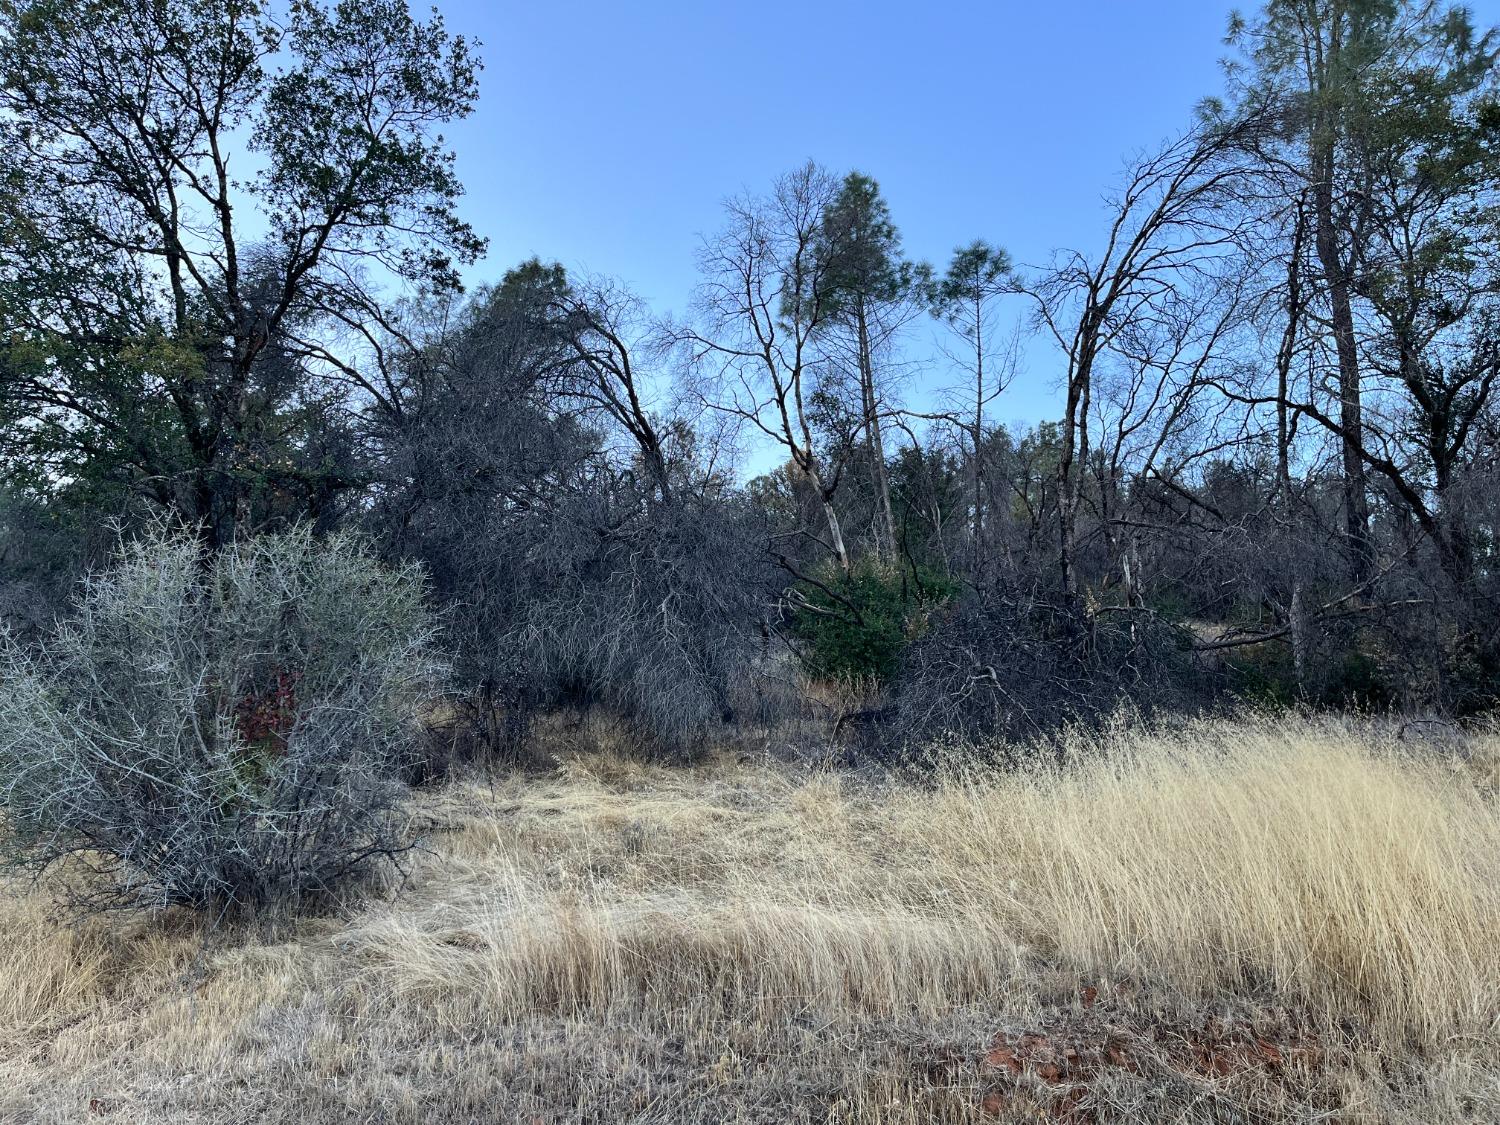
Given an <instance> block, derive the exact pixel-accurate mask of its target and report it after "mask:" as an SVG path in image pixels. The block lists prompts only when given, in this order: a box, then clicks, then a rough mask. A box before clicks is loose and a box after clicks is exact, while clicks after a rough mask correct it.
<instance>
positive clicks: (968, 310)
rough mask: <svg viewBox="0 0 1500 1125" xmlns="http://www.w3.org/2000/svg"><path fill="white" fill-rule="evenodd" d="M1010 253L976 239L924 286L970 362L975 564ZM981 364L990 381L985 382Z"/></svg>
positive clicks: (1000, 376) (998, 388) (999, 386)
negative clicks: (987, 417) (999, 311)
mask: <svg viewBox="0 0 1500 1125" xmlns="http://www.w3.org/2000/svg"><path fill="white" fill-rule="evenodd" d="M1014 290H1015V283H1014V280H1013V278H1012V266H1011V261H1010V255H1009V254H1007V253H1006V252H1005V251H1004V250H1002V249H1000V248H999V247H998V246H991V245H990V244H989V243H987V242H984V241H981V240H978V239H976V240H975V241H973V242H971V243H969V245H967V246H960V247H959V248H958V249H957V250H955V251H954V252H953V258H952V259H951V260H950V261H949V263H948V269H947V272H946V273H944V275H943V276H942V277H941V278H939V279H935V280H934V281H933V283H932V284H931V286H929V304H930V307H931V310H932V314H933V315H934V316H935V317H938V318H939V319H940V320H942V321H944V322H945V323H946V324H947V325H948V326H949V327H950V328H952V329H953V331H954V332H956V333H958V335H959V336H960V337H961V338H962V339H963V340H964V341H965V342H966V343H967V344H968V346H969V349H970V358H969V359H968V361H967V362H966V364H965V366H966V367H967V368H968V373H969V375H970V377H971V379H972V380H973V395H974V397H973V414H972V415H971V416H970V421H969V423H968V425H967V426H965V427H964V429H965V432H966V433H967V435H968V438H969V454H970V457H971V460H972V463H971V465H970V474H971V479H972V481H973V484H972V488H973V499H972V500H971V501H970V512H969V519H970V529H971V541H972V544H973V550H974V560H975V563H976V564H977V563H978V562H979V560H980V551H981V544H982V542H983V538H984V461H983V457H982V455H981V454H982V450H983V445H984V409H985V407H986V406H988V405H989V404H990V403H991V402H993V401H994V400H995V399H996V398H998V397H999V396H1000V394H1001V393H1002V392H1003V391H1004V390H1005V387H1006V383H1007V379H1006V378H1005V375H1004V372H1003V370H1000V371H997V370H996V367H997V365H996V363H995V360H994V354H993V353H994V350H995V349H994V331H995V325H994V321H995V305H996V303H997V302H998V300H999V298H1000V297H1002V296H1003V295H1005V294H1006V293H1011V292H1014ZM986 361H988V362H989V365H990V369H989V372H988V374H989V381H988V382H986V378H985V376H986V370H985V364H986Z"/></svg>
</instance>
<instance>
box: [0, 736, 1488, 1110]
mask: <svg viewBox="0 0 1500 1125" xmlns="http://www.w3.org/2000/svg"><path fill="white" fill-rule="evenodd" d="M596 736H599V737H596ZM554 737H555V738H561V737H562V735H561V734H559V733H557V732H554ZM569 737H571V738H572V739H573V740H574V741H575V742H588V741H594V742H597V741H601V740H602V741H604V742H606V743H607V741H608V739H607V737H605V736H602V735H600V732H597V731H595V732H593V733H592V734H590V735H589V736H588V737H587V738H584V737H582V736H578V735H574V736H569ZM1062 758H1063V759H1064V761H1062V763H1061V764H1055V765H1049V766H1047V767H1045V768H1036V769H1033V770H1028V771H1023V772H1020V773H1004V772H999V771H994V770H983V769H980V768H978V767H975V766H969V767H965V766H963V765H962V764H955V765H952V766H950V767H948V768H947V769H946V770H945V772H944V777H945V780H944V781H943V782H942V783H940V784H936V785H932V786H921V787H919V786H913V785H907V784H904V783H898V782H896V781H893V780H891V779H889V778H871V777H864V776H860V775H856V774H852V773H848V772H826V771H818V770H808V769H806V768H802V767H797V768H792V767H785V766H781V765H778V764H774V763H772V762H769V761H759V760H750V759H749V757H748V756H742V757H741V758H739V759H738V760H730V758H729V757H728V756H725V757H724V758H722V759H719V760H713V761H709V762H706V763H703V764H700V765H698V766H695V767H675V768H674V767H658V766H646V765H641V764H637V763H636V762H634V761H632V760H631V759H630V758H628V757H627V756H625V755H622V754H620V753H618V752H611V751H610V750H609V748H608V747H607V745H606V746H605V747H603V748H602V749H597V748H596V749H583V748H578V747H575V748H573V749H571V750H569V751H567V752H564V753H561V754H560V756H559V761H558V764H557V766H556V768H555V769H554V770H551V771H549V772H548V773H547V774H546V775H545V776H542V777H537V776H531V777H522V776H516V777H508V778H503V779H496V780H494V781H493V782H489V781H485V782H468V783H462V784H453V785H450V786H448V787H446V788H444V789H441V790H437V791H433V792H431V793H429V794H427V795H425V796H424V797H422V798H421V799H420V800H419V802H418V804H417V808H416V815H417V816H419V817H421V818H423V819H424V820H427V821H430V824H431V828H432V831H431V834H430V837H429V844H430V850H429V851H428V852H426V853H424V855H423V856H422V857H421V859H420V860H418V862H417V863H416V865H415V867H414V868H413V869H412V871H411V872H410V879H409V881H408V883H407V885H406V887H405V888H404V890H403V891H401V893H399V894H392V895H389V896H386V897H383V898H381V899H379V900H378V901H374V902H371V901H369V900H366V901H365V902H364V903H363V904H351V905H349V906H347V907H346V908H345V909H344V910H343V911H341V912H338V913H336V914H333V915H325V916H321V917H311V916H309V917H302V918H296V919H289V920H283V921H281V922H279V923H277V924H275V925H270V926H263V927H261V928H259V929H258V930H256V931H255V932H253V933H247V932H245V931H244V930H242V929H236V928H233V927H227V926H225V927H220V928H218V929H217V930H216V931H212V932H205V930H204V929H203V928H202V924H201V923H195V922H192V921H190V920H189V919H188V917H187V916H186V915H182V916H178V915H175V914H166V915H160V916H156V917H153V918H140V917H137V918H133V919H131V920H129V921H128V922H126V923H124V924H122V921H121V919H119V918H114V919H104V920H101V921H97V922H94V923H88V924H84V925H81V926H79V927H72V928H63V927H60V926H59V925H58V924H57V923H56V922H54V921H52V920H50V919H49V916H48V909H47V904H46V903H45V902H44V901H43V900H41V899H38V898H35V897H28V896H27V895H25V894H17V895H14V896H12V897H9V898H7V899H5V900H4V905H3V907H0V911H3V913H0V945H3V948H4V950H5V954H6V955H5V957H4V958H3V961H0V1119H3V1120H4V1121H6V1122H11V1121H16V1122H21V1121H26V1122H31V1121H43V1122H45V1121H73V1120H81V1119H99V1120H105V1121H119V1122H127V1121H151V1122H161V1121H193V1122H198V1121H204V1122H206V1121H214V1122H219V1121H273V1122H274V1121H299V1122H300V1121H330V1122H331V1121H362V1122H363V1121H371V1122H429V1121H438V1122H447V1121H505V1122H509V1121H519V1122H531V1121H542V1122H552V1121H595V1120H597V1121H641V1122H645V1121H660V1122H680V1121H703V1122H719V1121H745V1122H752V1121H754V1122H781V1121H859V1122H919V1121H944V1122H962V1121H1001V1122H1003V1121H1016V1122H1020V1121H1074V1122H1130V1121H1143V1120H1144V1121H1224V1122H1230V1121H1243V1122H1268V1121H1308V1122H1311V1121H1320V1122H1322V1121H1327V1122H1335V1121H1337V1122H1354V1121H1360V1122H1367V1121H1405V1122H1413V1123H1415V1122H1422V1123H1433V1122H1455V1123H1456V1122H1472V1121H1491V1120H1500V1050H1497V1049H1500V1031H1497V1028H1496V1017H1497V1012H1500V943H1497V942H1496V941H1495V935H1496V933H1497V932H1500V810H1497V806H1496V801H1495V796H1494V785H1495V781H1496V770H1495V763H1496V761H1497V760H1500V738H1497V737H1496V736H1494V735H1493V734H1489V735H1485V734H1479V735H1474V736H1472V737H1469V738H1467V739H1465V740H1463V741H1461V742H1455V743H1454V744H1451V745H1438V744H1436V743H1434V742H1432V741H1431V740H1427V741H1422V742H1419V743H1414V742H1412V741H1410V740H1408V741H1404V742H1403V741H1400V740H1398V739H1397V738H1396V737H1395V734H1394V732H1388V733H1382V732H1379V731H1375V730H1372V729H1369V728H1363V727H1356V726H1352V725H1341V724H1334V723H1331V722H1330V723H1320V724H1318V725H1316V726H1312V725H1304V724H1296V723H1292V722H1289V721H1269V720H1268V721H1266V722H1264V723H1261V724H1259V725H1255V724H1250V725H1240V726H1233V727H1230V726H1211V725H1206V724H1203V725H1196V726H1189V727H1187V728H1186V729H1182V730H1178V731H1176V732H1175V733H1170V734H1154V735H1153V734H1141V733H1135V732H1132V731H1131V730H1129V729H1125V728H1121V729H1116V730H1113V731H1111V732H1109V733H1108V734H1107V735H1106V736H1105V737H1103V738H1102V739H1101V740H1099V741H1098V742H1097V743H1095V744H1089V743H1087V742H1085V741H1084V740H1083V739H1081V738H1080V739H1077V740H1075V741H1074V742H1073V743H1071V744H1069V745H1068V746H1067V747H1066V749H1065V751H1064V753H1063V754H1062ZM955 761H956V762H960V763H961V761H962V758H961V756H955Z"/></svg>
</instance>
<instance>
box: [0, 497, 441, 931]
mask: <svg viewBox="0 0 1500 1125" xmlns="http://www.w3.org/2000/svg"><path fill="white" fill-rule="evenodd" d="M422 593H423V591H422V583H421V580H420V577H419V573H418V572H417V571H416V570H414V569H403V570H399V571H389V570H384V569H382V568H381V567H380V566H379V565H378V564H376V563H375V562H374V561H373V560H372V559H371V558H370V557H369V556H368V555H367V554H366V553H365V552H364V551H363V549H362V548H361V546H360V544H359V543H358V542H357V541H355V540H354V539H351V538H349V537H347V536H335V537H333V538H330V539H324V540H315V539H314V538H313V537H312V534H311V532H310V531H309V530H307V529H305V528H302V529H296V530H293V531H291V532H288V533H286V534H282V535H275V536H267V537H265V538H261V539H256V540H254V541H252V542H250V543H247V544H242V545H239V546H236V547H233V548H231V549H227V550H225V551H223V552H221V553H218V554H214V555H207V554H205V553H204V552H203V550H202V548H201V546H200V544H199V542H198V540H197V539H195V538H194V537H193V536H192V535H190V534H187V533H185V532H181V531H172V530H169V529H167V528H164V527H161V526H157V527H154V528H152V529H149V530H148V531H147V532H146V533H145V534H144V535H143V536H142V537H140V538H139V539H137V540H136V541H134V542H132V543H129V544H127V545H124V546H123V547H122V548H121V550H120V552H119V555H118V557H117V558H116V560H115V562H114V563H113V565H112V566H111V567H110V568H109V569H107V570H105V571H103V572H101V573H99V574H96V575H94V576H92V577H90V578H89V579H87V580H86V582H85V584H84V586H83V589H82V591H81V593H80V595H79V597H78V598H77V600H76V604H75V607H74V612H73V613H72V616H71V617H70V619H69V620H67V621H66V622H64V623H62V624H60V625H59V626H58V628H57V631H56V632H55V634H54V635H53V636H52V637H51V639H50V640H48V641H46V642H44V643H43V644H41V645H40V646H38V648H37V649H36V650H35V651H34V652H31V653H28V652H27V651H26V650H24V649H22V648H21V647H20V646H19V645H18V644H16V643H15V642H14V641H12V640H10V639H9V638H7V639H6V640H5V641H4V643H3V647H0V676H3V679H4V683H5V690H4V692H3V694H0V802H3V808H4V826H3V827H4V838H3V839H4V844H5V851H6V853H7V856H8V858H9V859H10V860H11V861H12V862H15V863H17V864H19V865H21V866H23V867H28V868H30V869H31V870H33V871H35V872H38V873H40V872H41V871H43V870H45V869H47V868H49V867H51V866H53V865H55V864H57V863H58V862H59V861H61V860H64V859H66V858H68V857H70V856H76V857H79V858H81V859H82V860H83V861H84V862H83V864H82V865H81V866H80V865H75V864H70V865H68V868H69V870H71V871H75V872H76V871H87V872H91V873H92V875H91V876H90V877H87V878H74V879H71V880H69V881H68V883H67V884H66V891H67V895H66V896H65V897H72V898H73V899H74V901H75V904H76V905H79V906H82V907H85V908H89V907H102V906H133V905H165V904H169V903H184V904H189V905H192V906H197V907H206V906H219V907H230V906H253V905H261V904H266V903H272V902H280V901H286V900H290V899H295V898H298V897H300V896H302V895H305V894H308V893H310V892H319V891H324V890H326V889H328V888H330V887H332V886H333V885H334V884H336V883H339V882H340V881H342V880H345V879H348V878H350V877H353V876H357V875H359V874H361V873H363V872H365V871H366V870H367V869H368V868H369V867H370V866H371V864H372V863H374V862H375V861H377V860H379V859H381V858H389V857H393V856H395V855H397V854H399V853H400V852H401V851H402V850H403V849H404V848H406V847H407V846H408V844H409V841H408V839H407V837H406V835H405V829H404V826H403V818H402V817H401V815H400V812H399V802H400V799H401V795H402V793H403V786H402V785H401V783H400V781H399V771H400V769H401V768H402V765H403V762H402V759H403V756H404V755H405V754H406V753H407V752H408V751H409V750H410V748H411V747H412V745H413V742H414V740H413V735H414V733H415V732H416V729H417V717H418V709H419V707H420V706H421V703H422V701H423V700H424V698H426V697H427V696H428V695H429V693H430V692H431V691H432V689H433V688H434V686H435V685H436V684H437V683H438V681H439V677H440V673H441V666H440V664H439V662H438V661H437V660H436V659H435V657H434V655H433V650H432V639H433V623H432V621H431V620H430V618H429V616H428V614H427V612H426V610H425V609H424V608H423V601H422Z"/></svg>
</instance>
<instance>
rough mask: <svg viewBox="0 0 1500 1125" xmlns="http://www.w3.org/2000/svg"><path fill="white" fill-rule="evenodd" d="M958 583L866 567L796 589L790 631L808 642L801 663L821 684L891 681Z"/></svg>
mask: <svg viewBox="0 0 1500 1125" xmlns="http://www.w3.org/2000/svg"><path fill="white" fill-rule="evenodd" d="M957 593H958V583H957V582H955V581H954V580H953V579H952V578H949V577H947V576H945V575H943V574H941V573H939V572H937V571H933V570H930V569H927V568H924V567H910V566H908V567H904V568H901V569H895V568H887V567H881V566H877V565H875V564H873V563H864V564H861V565H859V566H856V567H855V568H854V570H853V572H852V573H850V574H847V575H845V574H841V573H831V574H828V575H826V576H825V577H824V578H823V579H820V580H819V581H818V582H816V583H814V582H803V583H799V584H798V586H797V600H798V605H797V608H796V610H795V612H794V614H793V617H792V630H793V632H794V633H795V635H796V636H797V637H798V638H799V639H801V640H802V641H803V642H805V648H804V650H803V662H804V664H805V666H806V668H807V671H808V673H809V674H811V675H813V676H816V677H818V678H820V679H831V680H857V679H862V678H871V679H876V680H885V679H889V678H890V676H891V675H892V674H893V673H894V672H895V670H896V665H897V662H898V661H899V659H900V657H901V653H902V652H903V651H904V650H905V648H906V646H907V645H908V644H909V643H910V642H911V641H912V640H913V639H915V638H916V637H917V636H919V635H920V634H921V633H922V631H923V629H925V628H926V625H927V620H928V618H929V617H930V615H931V614H932V612H933V611H934V610H935V609H937V608H939V607H940V606H942V605H944V604H945V603H946V602H948V601H949V600H950V599H951V598H953V597H954V595H955V594H957Z"/></svg>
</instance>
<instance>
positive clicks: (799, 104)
mask: <svg viewBox="0 0 1500 1125" xmlns="http://www.w3.org/2000/svg"><path fill="white" fill-rule="evenodd" d="M437 3H438V5H439V8H440V10H441V11H442V12H443V13H444V15H445V17H446V19H447V21H448V24H449V29H450V30H451V31H454V32H458V33H462V34H466V35H474V36H477V37H478V38H479V39H480V40H482V42H483V48H482V52H481V53H482V55H483V57H484V59H485V63H486V69H485V72H484V74H483V75H482V79H481V86H482V93H481V98H480V104H479V108H478V110H477V111H476V113H475V114H474V116H473V117H472V118H470V119H469V120H468V121H465V122H463V123H461V124H460V125H459V126H458V127H457V128H455V129H453V130H451V131H450V139H451V140H452V142H453V144H454V146H455V147H456V148H457V150H458V153H459V167H460V171H461V173H462V175H463V178H464V181H465V183H466V185H467V187H468V192H469V194H468V198H467V200H466V202H465V206H464V212H465V214H466V215H467V217H468V218H470V219H471V220H472V221H473V222H474V223H475V225H476V226H477V227H478V228H479V229H480V230H481V231H482V232H483V233H484V234H486V235H488V236H489V237H490V239H491V251H490V256H489V259H488V260H487V261H486V262H484V263H482V265H481V266H480V268H479V269H478V270H476V271H475V272H474V276H475V277H476V279H494V278H498V277H499V275H500V273H501V272H503V270H504V269H505V268H506V267H507V266H509V265H511V264H513V263H514V262H516V261H519V260H520V259H522V258H525V257H528V256H530V255H532V254H536V255H539V256H541V257H543V258H546V259H556V260H559V261H562V262H563V263H564V264H565V265H568V266H569V267H572V268H582V269H584V270H587V271H591V272H598V273H605V274H610V275H613V276H617V277H619V278H621V279H622V280H624V281H625V282H627V283H628V284H629V285H631V286H632V287H633V288H635V289H636V290H637V291H638V292H639V293H640V294H641V295H642V296H644V297H645V298H647V300H648V301H650V302H651V304H652V305H653V306H654V307H656V308H658V309H661V310H663V311H672V310H676V311H681V310H683V309H684V307H685V306H686V303H687V300H688V298H689V295H690V293H691V291H692V288H693V285H694V283H695V280H696V268H695V264H694V251H695V248H696V246H697V242H698V236H699V235H700V234H702V233H705V232H710V231H713V230H715V229H717V227H718V226H719V225H720V210H719V208H720V204H721V202H722V200H723V199H724V198H725V197H726V196H728V195H732V194H735V193H736V192H738V191H740V190H742V189H744V188H752V189H761V188H764V187H765V186H767V185H768V184H769V183H770V181H771V179H772V178H773V177H774V176H776V175H777V174H779V173H781V172H784V171H787V170H789V169H791V168H792V167H794V166H795V165H797V164H799V163H801V162H802V161H804V160H806V159H807V158H809V157H811V158H813V159H815V160H817V161H818V162H820V163H822V164H824V165H826V166H827V167H829V168H830V169H832V170H835V171H838V172H843V171H847V170H850V169H854V168H857V169H859V170H860V171H863V172H866V173H868V174H869V175H872V176H874V177H875V178H876V179H877V180H879V181H880V184H881V187H882V189H883V190H884V192H885V194H886V197H887V199H888V200H889V202H890V206H891V210H892V213H893V216H894V218H895V220H896V222H897V224H898V226H899V227H900V228H901V231H902V234H903V236H904V239H905V243H906V248H907V251H908V253H909V254H910V255H912V256H913V257H918V258H926V259H928V260H931V261H933V262H934V263H936V264H939V265H941V264H942V263H943V262H945V261H946V258H947V256H948V254H949V253H950V252H951V250H952V249H953V248H954V247H955V246H957V245H959V244H961V243H965V242H968V241H970V240H972V239H974V238H979V237H982V238H985V239H988V240H990V241H992V242H997V243H999V244H1001V245H1003V246H1005V247H1007V248H1008V249H1009V250H1010V251H1011V253H1012V254H1013V255H1014V256H1015V258H1016V259H1017V260H1018V261H1020V262H1022V263H1027V262H1034V263H1035V262H1042V261H1044V260H1045V259H1046V258H1047V257H1048V256H1049V254H1050V252H1051V250H1052V249H1054V248H1056V247H1060V246H1080V247H1084V248H1087V247H1090V246H1092V245H1094V243H1095V242H1096V240H1097V238H1098V237H1099V233H1100V230H1101V224H1102V222H1103V211H1102V209H1101V199H1102V196H1103V194H1104V192H1105V191H1106V190H1107V189H1108V188H1109V187H1110V186H1111V184H1112V183H1113V182H1114V181H1115V180H1116V179H1117V177H1118V174H1119V172H1120V171H1121V169H1122V167H1123V165H1124V163H1125V161H1126V159H1127V157H1129V156H1130V155H1131V154H1132V153H1135V152H1138V151H1140V150H1141V149H1143V148H1147V147H1150V146H1152V145H1154V144H1156V143H1157V142H1158V141H1160V140H1162V139H1163V138H1165V137H1167V136H1169V135H1171V134H1173V133H1175V132H1176V131H1178V130H1180V129H1182V128H1183V127H1184V126H1185V125H1186V124H1188V122H1189V120H1190V117H1191V113H1192V109H1193V106H1194V104H1195V103H1196V102H1197V101H1198V100H1199V99H1200V98H1201V97H1203V96H1205V95H1207V94H1212V93H1216V92H1218V91H1220V90H1221V88H1222V76H1221V73H1220V70H1219V60H1220V58H1221V57H1222V56H1223V55H1224V53H1225V50H1226V48H1225V47H1224V45H1223V34H1224V30H1225V25H1226V22H1227V17H1228V12H1229V9H1230V7H1231V6H1233V4H1232V2H1231V0H1074V2H1071V3H1070V2H1065V0H1027V2H1018V0H991V2H990V3H981V2H974V0H962V2H959V0H928V2H927V3H922V2H919V0H905V2H901V3H891V2H887V0H868V2H863V3H859V2H852V0H750V2H741V3H720V2H712V3H710V2H700V3H688V2H685V0H644V2H642V0H637V2H636V3H618V2H607V0H540V2H536V0H531V2H525V3H523V2H518V0H505V2H502V3H484V2H482V0H437ZM1242 6H1244V7H1253V3H1243V2H1242ZM1471 9H1472V10H1473V12H1474V14H1475V17H1476V19H1477V20H1478V21H1479V22H1480V23H1481V24H1484V25H1488V24H1492V23H1496V22H1500V0H1482V2H1476V3H1473V4H1471ZM930 337H931V332H930V330H929V329H928V327H927V326H926V325H925V324H924V325H922V326H921V327H920V328H919V329H918V338H917V339H915V340H914V341H913V342H914V345H915V346H916V347H917V348H918V350H921V349H922V343H923V340H926V339H930ZM1028 363H1029V365H1030V366H1031V367H1033V368H1046V367H1047V366H1048V361H1047V356H1046V353H1045V351H1039V350H1038V349H1031V350H1030V352H1029V353H1028ZM1056 374H1057V373H1056V371H1052V370H1045V369H1043V370H1032V371H1030V372H1028V373H1027V376H1026V378H1024V379H1023V380H1022V381H1020V382H1018V384H1017V386H1016V387H1015V389H1014V393H1013V395H1012V396H1011V402H1010V403H1009V404H1008V405H1000V406H999V408H998V409H997V410H996V412H995V415H996V417H995V420H996V421H1007V420H1011V419H1027V420H1030V419H1035V418H1037V417H1039V416H1045V415H1049V414H1050V413H1051V412H1052V409H1053V407H1052V399H1053V395H1052V390H1053V387H1054V386H1055V379H1056ZM914 391H915V388H914ZM917 393H919V392H917Z"/></svg>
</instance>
